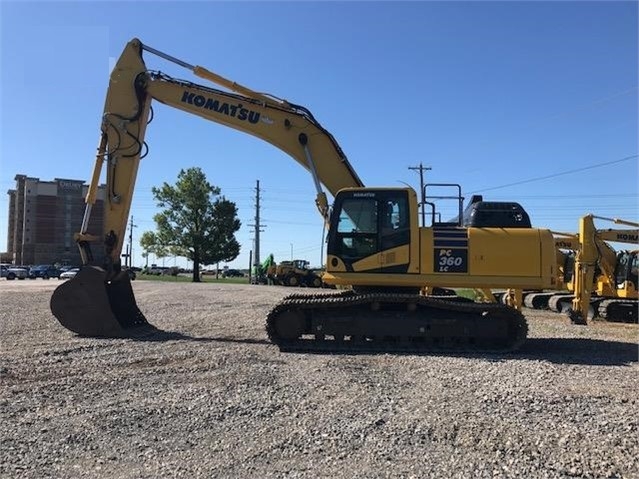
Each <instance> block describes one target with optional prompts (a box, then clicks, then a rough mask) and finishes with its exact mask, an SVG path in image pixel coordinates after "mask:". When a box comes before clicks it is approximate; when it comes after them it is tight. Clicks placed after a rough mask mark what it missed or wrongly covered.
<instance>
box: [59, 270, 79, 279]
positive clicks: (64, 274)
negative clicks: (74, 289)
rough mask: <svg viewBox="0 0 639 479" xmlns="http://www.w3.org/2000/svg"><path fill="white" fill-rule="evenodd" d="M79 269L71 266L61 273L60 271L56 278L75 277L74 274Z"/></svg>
mask: <svg viewBox="0 0 639 479" xmlns="http://www.w3.org/2000/svg"><path fill="white" fill-rule="evenodd" d="M78 271H80V268H71V269H68V270H66V271H63V272H62V273H60V276H58V279H71V278H75V275H76V274H77V272H78Z"/></svg>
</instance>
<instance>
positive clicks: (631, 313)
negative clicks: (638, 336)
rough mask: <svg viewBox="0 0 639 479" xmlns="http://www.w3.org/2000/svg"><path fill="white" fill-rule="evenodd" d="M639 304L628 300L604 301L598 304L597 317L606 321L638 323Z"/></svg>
mask: <svg viewBox="0 0 639 479" xmlns="http://www.w3.org/2000/svg"><path fill="white" fill-rule="evenodd" d="M638 308H639V302H637V301H636V300H635V301H633V300H629V299H606V300H604V301H601V302H600V303H599V316H601V317H602V318H603V319H605V320H606V321H612V322H623V323H636V322H638V314H637V313H638V312H639V311H638Z"/></svg>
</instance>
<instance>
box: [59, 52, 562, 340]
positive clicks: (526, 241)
mask: <svg viewBox="0 0 639 479" xmlns="http://www.w3.org/2000/svg"><path fill="white" fill-rule="evenodd" d="M144 52H146V53H150V54H154V55H157V56H160V57H161V58H164V59H165V60H169V61H172V62H174V63H176V64H178V65H181V66H182V67H185V68H187V69H189V70H191V71H192V72H193V73H194V74H195V75H196V76H198V77H200V78H203V79H206V80H208V81H211V82H213V83H215V84H216V85H218V86H220V87H222V88H224V89H225V90H220V89H218V88H212V87H208V86H202V85H199V84H195V83H193V82H190V81H184V80H178V79H175V78H171V77H169V76H167V75H166V74H163V73H160V72H157V71H150V70H148V69H147V66H146V64H145V61H144V59H143V53H144ZM226 90H229V91H226ZM153 101H157V102H160V103H163V104H165V105H168V106H170V107H173V108H177V109H180V110H183V111H185V112H187V113H190V114H193V115H197V116H200V117H202V118H204V119H206V120H210V121H212V122H215V123H218V124H221V125H224V126H227V127H230V128H234V129H237V130H239V131H242V132H244V133H247V134H250V135H254V136H256V137H258V138H260V139H262V140H264V141H266V142H269V143H271V144H272V145H274V146H276V147H277V148H279V149H280V150H282V151H284V152H285V153H287V154H288V155H289V156H291V157H292V158H293V159H294V160H295V161H297V162H298V163H299V164H300V165H302V166H303V167H304V168H305V169H306V170H308V171H309V172H310V174H311V176H312V179H313V182H314V186H315V189H316V192H317V196H316V204H317V207H318V210H319V212H320V214H321V216H322V218H323V220H324V221H325V223H326V225H327V227H328V233H327V250H326V253H327V254H326V264H325V273H324V275H323V280H324V281H325V282H326V283H327V284H331V285H344V286H349V288H348V289H343V290H341V291H340V292H337V293H335V294H328V295H327V294H318V293H309V294H295V295H291V296H289V297H286V298H284V299H282V300H281V301H280V302H279V303H277V304H276V305H275V306H274V307H273V309H272V310H271V311H270V312H269V313H268V315H267V317H266V332H267V335H268V337H269V339H270V340H271V341H272V342H273V343H274V344H276V345H278V346H279V348H280V349H281V350H286V351H291V350H294V351H297V350H303V351H339V350H346V351H380V350H381V351H397V350H399V351H407V350H409V351H412V350H420V351H421V350H424V349H426V350H445V351H451V350H452V351H472V352H474V351H511V350H515V349H517V348H518V347H519V346H520V345H521V343H522V342H523V341H524V340H525V338H526V334H527V324H526V320H525V318H524V316H523V315H522V314H521V312H520V311H519V310H518V309H517V308H513V307H510V306H507V305H503V304H497V303H477V302H472V301H462V300H461V299H459V298H457V297H450V298H448V297H432V296H426V295H423V294H420V291H423V290H424V288H428V287H448V288H477V289H490V288H513V289H516V290H519V291H520V290H523V289H550V288H553V287H555V284H556V278H557V272H556V261H555V243H554V239H553V235H552V233H551V232H550V231H549V230H546V229H540V228H503V227H502V228H500V227H494V228H491V227H485V228H484V227H465V226H462V225H461V223H457V224H450V223H434V224H432V225H430V226H428V227H426V226H424V225H421V226H420V224H419V213H418V211H419V208H420V206H421V207H422V208H424V206H425V205H424V204H422V203H423V202H422V203H420V202H419V201H418V195H417V193H416V192H415V190H413V189H412V188H410V187H406V188H398V187H365V186H364V184H363V182H362V181H361V180H360V178H359V177H358V175H357V174H356V172H355V170H354V169H353V167H352V166H351V164H350V163H349V161H348V160H347V158H346V156H345V155H344V153H343V151H342V149H341V148H340V147H339V145H338V143H337V141H336V140H335V138H334V137H333V136H332V135H331V134H330V133H329V132H328V131H327V130H326V129H325V128H324V127H322V126H321V125H320V123H319V122H318V121H317V120H316V119H315V118H314V117H313V115H312V114H311V112H310V111H309V110H308V109H307V108H305V107H302V106H299V105H296V104H293V103H290V102H288V101H286V100H282V99H279V98H277V97H275V96H271V95H267V94H262V93H257V92H255V91H253V90H251V89H248V88H246V87H244V86H241V85H239V84H237V83H235V82H232V81H229V80H227V79H225V78H223V77H221V76H220V75H217V74H215V73H213V72H210V71H208V70H206V69H204V68H202V67H199V66H193V65H190V64H188V63H186V62H183V61H181V60H178V59H176V58H174V57H171V56H169V55H167V54H165V53H162V52H160V51H158V50H156V49H154V48H151V47H149V46H147V45H144V44H143V43H142V42H141V41H140V40H138V39H133V40H131V41H130V42H129V43H128V44H127V45H126V47H125V48H124V51H123V52H122V54H121V56H120V58H119V59H118V61H117V64H116V65H115V68H114V69H113V71H112V74H111V78H110V83H109V87H108V91H107V95H106V102H105V107H104V114H103V117H102V126H101V135H100V141H99V145H98V153H97V156H96V159H95V166H94V170H93V175H92V178H91V181H90V184H89V189H88V194H87V197H86V203H87V204H86V209H85V214H84V218H83V221H82V227H81V230H80V231H79V232H78V233H77V234H76V241H77V244H78V246H79V248H80V252H81V255H82V260H83V267H82V268H81V270H80V272H79V273H78V274H77V276H76V277H75V278H74V279H72V280H70V281H68V282H65V284H63V285H61V286H59V287H58V288H57V289H56V290H55V292H54V293H53V295H52V297H51V301H50V306H51V311H52V312H53V314H54V316H55V317H56V318H57V319H58V321H59V322H60V324H62V325H63V326H64V327H65V328H67V329H69V330H70V331H73V332H75V333H77V334H79V335H82V336H102V337H104V336H106V337H122V336H128V335H135V334H137V333H138V332H139V331H148V330H153V327H152V326H151V325H150V324H149V323H148V321H147V320H146V318H145V317H144V314H143V313H142V312H141V311H140V309H139V308H138V306H137V303H136V301H135V297H134V294H133V290H132V287H131V282H130V280H129V278H128V275H127V274H126V272H123V271H122V268H121V265H120V253H121V250H122V245H123V243H124V241H125V232H126V225H127V218H128V215H129V209H130V207H131V201H132V196H133V190H134V186H135V180H136V176H137V172H138V165H139V163H140V157H141V155H142V154H143V153H144V152H145V143H144V137H145V130H146V127H147V124H148V122H149V118H150V112H151V104H152V102H153ZM104 165H106V173H107V174H106V191H107V197H106V199H105V208H104V216H105V218H104V228H103V230H102V231H90V230H89V224H90V223H89V218H90V215H91V208H92V205H93V204H94V203H95V200H96V192H97V188H98V182H99V178H100V174H101V171H102V168H103V166H104ZM323 188H325V189H326V190H327V191H328V193H330V195H332V197H333V201H332V205H330V204H329V200H328V197H327V194H326V193H325V192H324V189H323ZM424 196H425V195H424V192H422V198H423V197H424ZM92 245H97V246H98V247H100V248H103V251H104V255H103V256H104V257H105V260H104V261H98V260H96V259H94V256H93V255H92V252H91V246H92ZM96 258H97V255H96ZM98 263H99V264H98Z"/></svg>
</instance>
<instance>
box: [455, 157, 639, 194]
mask: <svg viewBox="0 0 639 479" xmlns="http://www.w3.org/2000/svg"><path fill="white" fill-rule="evenodd" d="M637 156H638V155H630V156H626V157H625V158H620V159H618V160H612V161H605V162H603V163H597V164H595V165H590V166H584V167H582V168H575V169H574V170H567V171H562V172H560V173H553V174H552V175H546V176H538V177H536V178H530V179H528V180H522V181H516V182H514V183H508V184H506V185H501V186H493V187H492V188H482V189H481V190H475V191H470V192H468V193H467V194H473V193H481V192H484V191H492V190H498V189H500V188H508V187H509V186H517V185H523V184H525V183H532V182H534V181H541V180H548V179H550V178H557V177H558V176H564V175H569V174H571V173H578V172H580V171H585V170H592V169H595V168H601V167H602V166H608V165H614V164H615V163H621V162H622V161H628V160H632V159H634V158H637Z"/></svg>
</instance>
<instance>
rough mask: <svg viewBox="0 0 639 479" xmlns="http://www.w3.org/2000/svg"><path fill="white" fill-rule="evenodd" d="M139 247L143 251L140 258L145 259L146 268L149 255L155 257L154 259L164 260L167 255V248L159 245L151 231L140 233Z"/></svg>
mask: <svg viewBox="0 0 639 479" xmlns="http://www.w3.org/2000/svg"><path fill="white" fill-rule="evenodd" d="M140 246H141V247H142V249H143V250H144V253H143V254H142V257H143V258H146V259H147V266H148V258H149V254H153V255H155V257H156V258H165V257H167V256H168V255H169V251H168V249H167V247H166V246H162V245H161V244H160V243H159V240H158V238H157V235H156V234H155V233H154V232H153V231H145V232H144V233H142V236H140Z"/></svg>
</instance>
